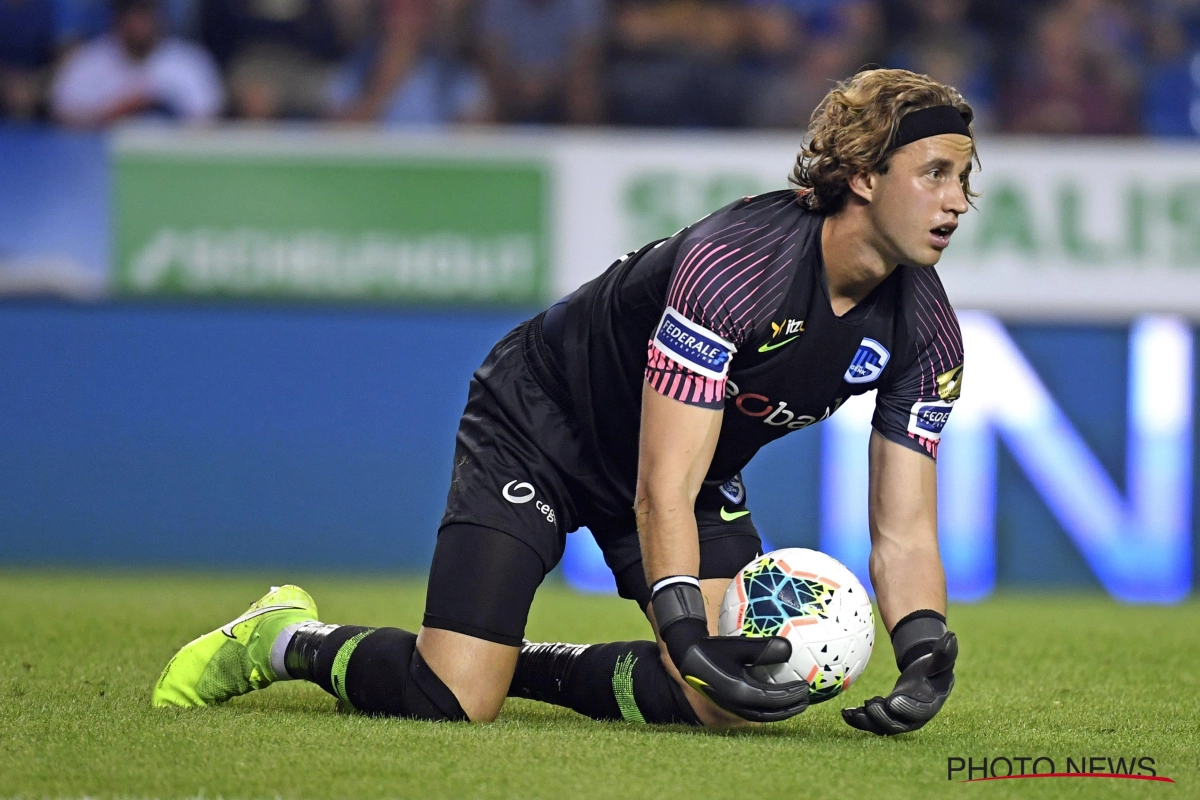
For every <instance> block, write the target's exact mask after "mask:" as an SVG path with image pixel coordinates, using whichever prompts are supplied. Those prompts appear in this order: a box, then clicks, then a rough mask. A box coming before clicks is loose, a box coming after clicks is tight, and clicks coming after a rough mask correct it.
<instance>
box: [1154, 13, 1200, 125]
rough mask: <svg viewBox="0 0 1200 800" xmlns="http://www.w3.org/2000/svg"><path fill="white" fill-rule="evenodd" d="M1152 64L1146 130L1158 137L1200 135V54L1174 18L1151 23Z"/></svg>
mask: <svg viewBox="0 0 1200 800" xmlns="http://www.w3.org/2000/svg"><path fill="white" fill-rule="evenodd" d="M1148 50H1149V57H1150V63H1149V67H1148V69H1147V72H1146V83H1145V92H1144V94H1143V99H1142V128H1143V130H1144V131H1145V132H1146V133H1149V134H1153V135H1155V136H1195V135H1196V134H1198V133H1200V52H1198V51H1197V49H1196V48H1195V47H1194V46H1193V45H1191V44H1190V43H1189V42H1188V35H1187V30H1186V28H1185V27H1184V25H1183V24H1182V23H1181V21H1180V19H1178V18H1177V17H1175V16H1174V15H1168V14H1158V15H1156V16H1155V17H1154V18H1153V19H1152V20H1151V22H1150V29H1149V48H1148Z"/></svg>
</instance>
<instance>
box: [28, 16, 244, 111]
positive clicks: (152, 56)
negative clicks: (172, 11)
mask: <svg viewBox="0 0 1200 800" xmlns="http://www.w3.org/2000/svg"><path fill="white" fill-rule="evenodd" d="M223 100H224V94H223V90H222V88H221V79H220V75H219V74H218V73H217V69H216V65H215V64H214V63H213V61H212V58H211V57H210V56H209V55H208V54H207V53H205V52H204V51H203V50H202V49H200V48H199V47H196V46H195V45H192V44H189V43H187V42H184V41H182V40H180V39H175V38H172V37H164V36H163V34H162V18H161V16H160V14H159V8H158V5H157V3H156V2H155V0H115V2H114V4H113V32H112V33H110V34H106V35H104V36H101V37H99V38H97V39H94V40H93V41H91V42H89V43H87V44H85V45H82V46H81V47H80V48H79V49H77V50H75V51H74V52H73V53H72V54H71V55H70V56H69V57H68V58H67V60H66V62H65V63H64V64H63V66H62V69H61V71H60V72H59V74H58V76H57V78H56V79H55V81H54V86H53V89H52V92H51V104H52V106H53V112H54V115H55V116H56V117H57V118H58V119H60V120H62V121H64V122H66V123H68V124H72V125H84V126H92V125H104V124H106V123H109V122H113V121H114V120H118V119H121V118H124V117H132V116H159V117H168V118H173V119H179V120H183V121H187V122H200V121H205V120H211V119H213V118H214V117H216V116H217V114H219V113H220V111H221V106H222V103H223Z"/></svg>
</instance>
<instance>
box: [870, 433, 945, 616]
mask: <svg viewBox="0 0 1200 800" xmlns="http://www.w3.org/2000/svg"><path fill="white" fill-rule="evenodd" d="M870 476H871V477H870V480H871V484H870V488H869V490H868V491H869V500H868V504H869V516H870V520H871V561H870V569H871V585H872V586H874V587H875V597H876V600H877V601H878V603H879V613H880V615H881V616H882V617H883V625H884V627H885V628H887V629H888V631H891V630H892V629H893V628H895V627H896V623H897V622H899V621H900V619H901V618H902V617H904V616H905V615H907V614H910V613H912V612H913V611H917V610H919V609H922V608H929V609H933V610H934V611H937V612H939V613H941V614H943V615H944V614H945V613H946V574H945V572H944V571H943V569H942V559H941V556H940V555H939V554H938V540H937V468H936V464H935V463H934V461H933V460H932V459H930V458H928V457H926V456H923V455H921V454H920V453H917V452H914V451H912V450H909V449H908V448H907V447H901V446H900V445H898V444H896V443H895V442H889V441H888V440H887V439H884V438H883V437H882V436H880V435H879V434H877V433H876V434H873V435H872V436H871V444H870Z"/></svg>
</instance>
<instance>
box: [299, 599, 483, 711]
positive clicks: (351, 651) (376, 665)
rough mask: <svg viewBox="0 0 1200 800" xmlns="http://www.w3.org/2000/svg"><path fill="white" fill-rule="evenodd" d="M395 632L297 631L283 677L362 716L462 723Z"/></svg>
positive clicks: (455, 705) (448, 694) (409, 639)
mask: <svg viewBox="0 0 1200 800" xmlns="http://www.w3.org/2000/svg"><path fill="white" fill-rule="evenodd" d="M416 646H417V635H416V634H415V633H409V632H408V631H404V630H400V629H399V628H363V627H359V626H356V625H321V624H320V623H311V624H310V625H306V626H302V627H301V628H300V629H299V630H297V631H296V633H295V634H294V635H293V637H292V641H291V642H289V643H288V647H287V653H286V655H285V661H286V664H287V671H288V674H289V675H291V676H293V677H295V678H303V679H305V680H308V681H311V682H313V683H315V684H317V685H318V686H320V687H321V688H322V689H324V690H325V691H327V692H329V693H330V694H331V695H333V696H334V697H337V698H338V699H340V700H341V701H342V702H343V703H345V704H346V705H348V706H350V707H352V708H354V709H355V710H357V711H361V712H363V713H366V714H381V715H386V716H393V717H411V718H414V719H426V720H461V721H465V720H466V719H467V715H466V713H465V712H464V711H463V710H462V706H461V705H459V702H458V699H457V698H456V697H455V696H454V693H453V692H452V691H450V689H449V687H447V686H446V684H444V683H442V681H441V679H440V678H438V676H437V675H435V674H434V672H433V670H432V669H430V668H429V665H428V664H426V663H425V659H424V658H422V657H421V654H420V653H419V652H418V651H417V647H416Z"/></svg>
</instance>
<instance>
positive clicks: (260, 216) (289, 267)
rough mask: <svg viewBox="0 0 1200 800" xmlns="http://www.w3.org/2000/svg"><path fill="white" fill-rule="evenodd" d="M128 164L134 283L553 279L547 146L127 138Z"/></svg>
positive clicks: (519, 296)
mask: <svg viewBox="0 0 1200 800" xmlns="http://www.w3.org/2000/svg"><path fill="white" fill-rule="evenodd" d="M330 150H332V152H331V151H330ZM114 176H115V179H114V183H115V203H114V211H115V237H114V238H115V258H114V265H115V281H114V289H115V291H116V292H117V293H119V294H122V295H126V296H130V295H133V296H145V295H155V296H163V295H166V296H180V297H254V298H294V299H306V298H324V299H333V300H347V301H350V300H353V301H384V302H386V301H401V302H409V301H413V302H472V303H475V302H478V303H530V302H537V301H540V300H541V299H542V298H543V297H544V296H545V294H546V284H547V280H548V274H549V264H548V254H549V229H548V225H549V223H548V212H547V207H548V189H547V183H548V181H547V169H546V167H545V165H544V164H542V163H539V162H536V161H514V160H507V161H506V160H498V159H486V158H485V159H480V158H470V157H465V158H464V157H458V158H444V157H436V156H412V155H388V154H362V153H355V152H352V151H347V152H346V153H343V154H339V153H338V152H337V150H336V148H332V149H326V150H324V151H321V152H317V153H299V154H297V153H288V152H284V153H282V154H276V155H272V154H270V153H269V152H255V153H247V152H244V151H238V150H232V149H231V150H228V151H221V150H218V149H212V150H208V151H205V150H204V149H203V148H199V149H197V150H195V151H191V152H189V150H188V148H187V147H177V148H171V149H167V150H164V149H155V148H146V149H139V148H137V147H124V148H120V149H118V151H117V153H116V157H115V167H114Z"/></svg>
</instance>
